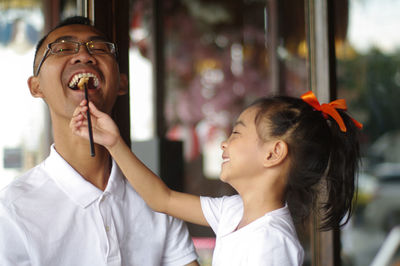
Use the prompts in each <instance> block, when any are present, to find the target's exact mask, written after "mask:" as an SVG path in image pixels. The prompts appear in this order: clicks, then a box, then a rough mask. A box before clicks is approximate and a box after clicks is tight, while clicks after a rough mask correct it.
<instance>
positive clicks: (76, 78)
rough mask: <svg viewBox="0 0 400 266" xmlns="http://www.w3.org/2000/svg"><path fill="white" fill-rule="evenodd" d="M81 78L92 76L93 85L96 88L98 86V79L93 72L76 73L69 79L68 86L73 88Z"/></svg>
mask: <svg viewBox="0 0 400 266" xmlns="http://www.w3.org/2000/svg"><path fill="white" fill-rule="evenodd" d="M81 78H93V86H94V87H95V88H97V87H98V86H99V79H98V78H97V77H96V75H94V74H93V73H79V74H76V75H75V76H74V77H73V78H72V79H71V81H70V82H69V84H68V86H69V87H70V88H74V87H75V86H77V85H78V82H79V80H80V79H81Z"/></svg>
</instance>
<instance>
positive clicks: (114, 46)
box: [35, 40, 118, 76]
mask: <svg viewBox="0 0 400 266" xmlns="http://www.w3.org/2000/svg"><path fill="white" fill-rule="evenodd" d="M63 42H68V43H74V44H77V45H78V46H77V47H78V49H75V50H74V52H72V53H67V54H77V53H79V51H80V49H81V46H82V45H85V46H86V49H87V51H88V53H89V54H91V55H93V54H112V55H114V56H115V57H117V54H118V51H117V45H116V44H115V43H112V42H106V41H88V42H76V41H69V40H68V41H65V40H62V41H55V42H51V43H49V44H47V48H46V50H45V51H44V53H43V57H42V59H41V60H40V62H39V64H38V67H37V70H36V73H35V76H37V75H39V71H40V68H41V67H42V65H43V63H44V60H46V58H47V57H48V55H49V53H51V54H60V53H55V52H53V50H52V48H51V45H52V44H55V43H63ZM96 42H100V43H108V44H111V45H112V46H111V47H112V50H113V51H112V52H111V53H92V52H91V49H90V48H89V44H92V43H96Z"/></svg>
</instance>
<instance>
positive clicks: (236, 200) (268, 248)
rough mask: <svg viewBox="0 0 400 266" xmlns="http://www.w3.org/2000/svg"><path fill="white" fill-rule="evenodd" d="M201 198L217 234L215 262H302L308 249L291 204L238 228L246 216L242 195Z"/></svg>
mask: <svg viewBox="0 0 400 266" xmlns="http://www.w3.org/2000/svg"><path fill="white" fill-rule="evenodd" d="M200 200H201V207H202V209H203V213H204V216H205V218H206V220H207V222H208V223H209V225H210V226H211V228H212V230H213V231H214V233H215V234H216V244H215V249H214V254H213V263H212V265H213V266H221V265H229V266H233V265H251V266H258V265H268V266H286V265H287V266H296V265H302V263H303V258H304V251H303V248H302V246H301V245H300V242H299V240H298V238H297V234H296V229H295V227H294V224H293V220H292V217H291V216H290V213H289V209H288V207H287V206H285V207H283V208H280V209H277V210H274V211H272V212H268V213H266V214H265V215H264V216H262V217H260V218H258V219H257V220H255V221H253V222H252V223H250V224H248V225H247V226H245V227H243V228H241V229H239V230H236V228H237V226H238V224H239V222H240V220H241V218H242V216H243V202H242V199H241V197H240V196H239V195H235V196H225V197H220V198H210V197H200Z"/></svg>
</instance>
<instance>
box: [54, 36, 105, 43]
mask: <svg viewBox="0 0 400 266" xmlns="http://www.w3.org/2000/svg"><path fill="white" fill-rule="evenodd" d="M77 40H78V38H76V37H74V36H70V35H65V36H60V37H58V38H57V39H55V40H54V42H61V41H77ZM88 41H107V38H106V37H103V36H98V35H95V36H90V37H89V38H88Z"/></svg>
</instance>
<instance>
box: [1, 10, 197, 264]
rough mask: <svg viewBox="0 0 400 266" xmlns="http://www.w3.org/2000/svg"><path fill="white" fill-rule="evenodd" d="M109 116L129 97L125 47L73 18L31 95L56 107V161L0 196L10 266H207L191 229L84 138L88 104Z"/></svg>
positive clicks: (39, 61) (50, 49)
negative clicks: (79, 128) (80, 108)
mask: <svg viewBox="0 0 400 266" xmlns="http://www.w3.org/2000/svg"><path fill="white" fill-rule="evenodd" d="M82 77H87V78H88V79H89V82H88V92H89V98H90V100H91V101H92V102H94V103H95V105H96V106H97V107H98V108H99V109H100V110H102V111H103V112H106V113H108V114H110V113H111V110H112V107H113V105H114V103H115V100H116V98H117V97H118V96H119V95H123V94H125V93H126V91H127V83H128V82H127V77H126V75H124V74H121V73H119V68H118V63H117V60H116V48H115V46H114V44H112V43H110V42H109V41H108V39H107V38H106V36H105V35H104V34H103V33H101V32H100V31H99V30H97V29H96V28H94V27H93V26H91V25H90V21H89V20H88V19H86V18H83V17H73V18H70V19H67V20H66V21H64V22H63V23H61V24H60V25H59V26H58V27H56V28H55V29H54V30H53V31H51V32H50V33H49V34H48V35H47V36H45V37H44V38H43V39H42V40H41V41H40V42H39V43H38V46H37V52H36V56H35V61H34V76H32V77H30V78H29V80H28V85H29V88H30V91H31V94H32V95H33V96H34V97H38V98H42V99H43V100H44V101H45V102H46V103H47V105H48V107H49V111H50V116H51V120H52V127H53V136H54V144H53V145H52V147H51V152H50V155H49V157H48V158H47V159H46V160H45V161H44V162H43V163H41V164H40V165H38V166H36V167H35V168H33V169H31V170H30V171H29V172H27V173H26V174H24V175H23V176H22V177H20V178H17V179H16V180H15V181H14V182H13V183H12V184H10V185H9V186H8V187H7V188H5V189H4V190H3V191H1V192H0V265H2V266H8V265H42V266H52V265H56V266H61V265H71V266H72V265H74V266H75V265H88V266H99V265H139V266H142V265H157V266H158V265H198V264H197V262H196V258H197V255H196V253H195V251H194V247H193V244H192V242H191V240H190V238H189V234H188V231H187V229H186V227H185V226H184V224H183V223H182V222H181V221H179V220H175V219H173V218H171V217H169V216H166V215H164V214H160V213H155V212H152V211H151V210H150V209H149V208H148V206H147V205H146V204H145V203H144V201H143V200H142V199H141V198H140V197H139V196H138V195H137V194H136V192H135V191H134V190H133V188H132V187H130V186H129V184H128V183H127V182H126V180H125V178H124V177H123V176H122V174H121V172H120V170H119V168H118V167H117V165H116V164H115V162H114V161H113V160H112V159H111V158H110V155H109V153H108V152H107V151H106V149H104V148H103V147H102V146H99V145H96V146H95V153H96V155H95V157H91V155H90V152H89V151H90V148H89V143H88V142H87V141H85V140H83V139H81V138H79V137H76V136H74V135H73V134H72V133H71V130H70V129H69V122H70V119H71V117H72V114H73V111H74V109H75V107H76V106H77V105H78V104H79V103H80V101H81V100H82V99H83V97H84V92H83V91H82V90H80V89H79V88H78V86H77V84H78V82H79V80H80V78H82Z"/></svg>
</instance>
